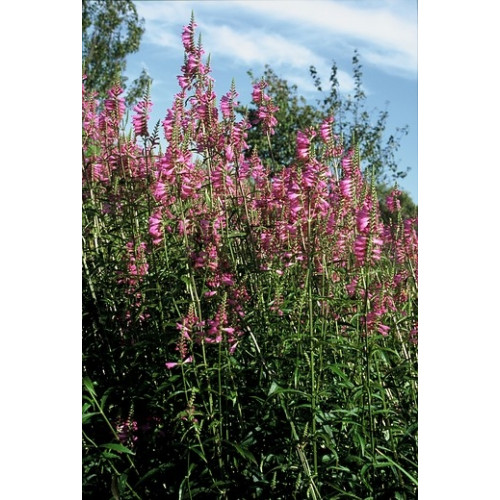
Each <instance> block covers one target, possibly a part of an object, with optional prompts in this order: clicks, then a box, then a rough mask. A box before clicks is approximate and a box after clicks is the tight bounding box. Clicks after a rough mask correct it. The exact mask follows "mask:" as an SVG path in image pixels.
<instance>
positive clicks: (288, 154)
mask: <svg viewBox="0 0 500 500" xmlns="http://www.w3.org/2000/svg"><path fill="white" fill-rule="evenodd" d="M352 65H353V79H354V93H353V95H347V96H344V95H343V94H341V92H340V89H339V81H338V78H337V66H336V64H335V62H333V64H332V68H331V74H330V82H329V86H330V88H329V90H328V92H327V93H325V92H324V91H323V88H322V82H321V80H320V78H319V76H318V74H317V71H316V68H315V67H314V66H311V67H310V74H311V77H312V79H313V82H314V85H315V87H316V88H317V90H318V91H319V92H321V93H322V97H321V98H318V99H317V101H316V105H312V104H308V103H307V101H306V99H305V98H304V97H302V96H298V95H297V87H296V86H295V85H291V86H290V85H289V84H288V83H287V82H286V80H284V79H282V78H280V77H278V75H276V73H275V72H274V71H273V70H272V69H271V68H270V67H269V66H266V67H265V71H264V74H263V76H262V79H264V80H265V81H266V82H267V84H268V86H267V88H266V92H267V93H268V95H269V96H270V97H272V99H273V103H274V104H275V105H276V106H278V108H279V110H278V111H277V112H276V115H275V116H276V118H277V120H278V125H277V126H276V129H275V130H276V133H275V135H274V136H273V138H272V143H273V147H272V151H271V150H270V149H269V147H268V145H267V141H266V140H265V138H263V134H262V133H261V130H260V129H259V126H258V125H257V126H255V127H252V128H251V129H250V130H249V131H248V140H247V142H248V144H249V145H250V146H251V147H252V148H257V150H258V151H259V156H260V157H261V158H262V159H263V161H267V162H268V163H269V164H270V165H272V166H273V168H281V166H283V165H288V164H289V163H290V161H291V159H292V158H293V157H294V154H295V147H296V146H295V144H296V134H297V131H298V130H304V129H305V128H307V127H311V126H314V125H317V124H318V123H320V122H321V120H323V119H325V118H327V117H329V116H333V117H334V118H335V122H334V132H335V134H337V135H338V136H339V137H342V140H343V144H344V145H345V147H349V146H351V145H353V144H354V143H356V144H357V145H358V147H359V153H360V158H361V163H362V166H363V167H364V170H365V172H366V173H367V174H371V172H373V174H374V175H375V182H376V184H377V185H380V186H381V187H383V186H385V187H387V186H392V185H393V184H394V182H397V180H398V179H402V178H404V177H405V176H406V174H407V171H408V169H406V170H401V169H400V167H399V166H398V164H397V161H396V160H395V153H396V152H397V150H398V149H399V144H400V140H401V138H402V137H403V136H404V135H406V134H407V133H408V128H407V127H406V126H405V127H401V128H398V129H396V131H395V132H394V133H393V134H391V135H389V137H388V138H386V128H387V118H388V116H389V113H388V111H387V110H384V111H377V110H374V111H371V112H369V111H368V110H367V109H366V95H365V93H364V91H363V84H362V76H363V73H362V66H361V64H360V61H359V56H358V53H357V51H355V53H354V56H353V58H352ZM249 75H250V77H251V78H252V83H254V84H255V83H257V82H258V81H259V80H260V78H255V77H254V75H253V73H252V72H249ZM240 112H243V113H244V112H246V113H247V114H248V117H249V119H250V122H252V119H253V117H254V116H255V114H256V112H257V109H256V108H255V107H249V108H248V109H247V108H241V109H240ZM374 118H375V121H374V122H373V119H374Z"/></svg>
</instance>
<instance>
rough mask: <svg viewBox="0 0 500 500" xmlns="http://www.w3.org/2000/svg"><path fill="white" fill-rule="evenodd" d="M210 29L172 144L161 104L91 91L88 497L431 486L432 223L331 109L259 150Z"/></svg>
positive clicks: (87, 109)
mask: <svg viewBox="0 0 500 500" xmlns="http://www.w3.org/2000/svg"><path fill="white" fill-rule="evenodd" d="M195 26H196V25H195V23H194V19H192V20H191V22H190V24H189V25H188V26H186V27H185V28H184V30H183V33H182V43H183V45H184V49H185V63H184V65H183V67H182V69H181V71H182V74H181V76H180V77H179V85H180V91H179V92H178V94H177V95H176V96H175V97H174V102H173V105H172V107H171V108H170V109H168V110H167V113H166V116H165V119H164V121H163V122H162V124H161V127H162V131H163V133H164V136H165V139H166V142H167V147H166V150H165V152H164V153H158V152H157V144H158V137H159V133H160V124H159V123H158V124H156V126H154V127H153V128H152V129H151V128H150V126H149V123H148V115H149V113H150V111H151V108H152V103H151V102H150V100H149V97H148V95H145V96H144V99H143V100H142V101H140V102H139V103H138V104H137V105H136V106H135V107H134V108H133V118H132V130H131V131H130V132H126V128H125V124H124V121H123V118H124V116H125V112H126V106H125V102H124V98H123V96H122V94H123V89H122V88H121V87H120V86H118V85H115V86H113V87H112V88H111V89H110V90H109V92H108V96H107V99H105V101H104V103H103V105H102V106H101V107H99V108H98V106H97V103H96V100H95V97H96V95H95V93H93V92H91V91H88V90H87V89H86V86H85V84H84V88H83V100H82V104H83V141H82V145H83V151H82V152H83V156H82V157H83V166H82V167H83V170H82V174H83V192H82V194H83V214H82V215H83V252H82V253H83V271H82V278H83V287H82V291H83V300H82V304H83V321H82V326H83V493H84V496H85V497H89V498H111V497H113V498H121V499H129V498H143V499H156V498H158V499H159V498H162V499H163V498H176V499H188V498H189V499H192V498H200V499H203V498H207V499H213V498H220V499H237V498H242V497H241V492H242V491H244V492H245V498H249V499H250V498H261V499H269V498H273V499H283V500H285V499H294V498H295V499H303V498H313V499H322V498H324V499H327V498H328V499H335V498H339V499H341V498H358V499H361V498H363V499H365V498H379V499H382V498H395V499H404V498H416V495H417V463H416V462H417V326H418V320H417V276H418V260H417V233H416V222H417V221H416V219H413V218H410V219H405V218H403V217H402V214H401V210H400V202H399V201H398V200H399V198H398V196H399V195H398V193H397V192H395V191H391V192H390V193H389V196H388V197H387V202H386V206H387V210H388V211H389V213H390V216H391V217H390V218H389V221H388V222H387V223H384V221H383V220H382V219H381V214H380V210H379V205H378V201H377V193H376V191H375V182H374V177H372V178H371V179H367V178H366V177H364V176H363V174H362V171H361V166H360V160H359V151H358V150H357V148H356V147H344V145H343V144H342V142H341V141H340V140H339V138H338V137H335V134H334V132H333V123H334V122H333V119H332V118H331V117H330V118H326V119H324V120H322V121H321V122H319V123H317V124H313V125H311V126H308V127H306V128H305V129H304V130H300V131H298V132H297V135H296V137H295V138H294V145H295V151H294V154H293V157H292V158H291V160H290V162H289V163H287V164H284V165H282V168H281V169H280V170H273V168H272V166H271V165H266V164H265V163H264V162H263V161H262V159H261V158H260V157H259V155H258V154H257V152H256V151H252V152H251V153H250V154H249V147H248V144H247V142H246V140H247V133H248V131H249V127H250V124H249V123H248V122H247V120H246V119H237V113H236V110H237V108H238V103H237V93H236V89H235V88H234V85H233V86H232V88H231V89H230V90H229V91H228V92H227V93H226V94H225V95H223V96H222V97H221V98H220V100H219V101H217V96H216V95H215V94H214V92H213V80H212V78H211V76H210V68H209V67H208V66H207V65H206V64H205V63H204V61H203V49H202V47H201V45H196V44H195V43H194V31H195ZM266 89H267V87H266V84H265V82H257V83H255V85H254V87H253V92H252V97H253V100H254V105H255V109H256V115H255V116H256V118H257V119H258V120H259V123H260V124H261V126H262V128H261V130H262V133H263V134H265V136H266V137H267V138H268V140H269V142H271V139H273V140H274V139H275V138H277V136H278V134H277V132H276V133H273V132H274V131H275V127H277V126H278V125H279V122H277V120H276V117H275V115H274V113H275V112H276V109H275V107H274V105H273V103H272V99H271V98H270V96H269V95H268V94H267V92H266ZM276 130H277V129H276Z"/></svg>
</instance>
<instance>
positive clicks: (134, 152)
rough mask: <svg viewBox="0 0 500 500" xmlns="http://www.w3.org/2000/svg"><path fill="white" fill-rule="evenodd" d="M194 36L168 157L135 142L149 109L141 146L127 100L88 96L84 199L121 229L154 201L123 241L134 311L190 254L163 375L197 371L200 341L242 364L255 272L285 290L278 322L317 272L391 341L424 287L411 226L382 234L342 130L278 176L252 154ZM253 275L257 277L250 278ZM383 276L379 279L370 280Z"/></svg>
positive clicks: (314, 137) (232, 104) (320, 139)
mask: <svg viewBox="0 0 500 500" xmlns="http://www.w3.org/2000/svg"><path fill="white" fill-rule="evenodd" d="M195 27H196V24H195V23H194V21H193V20H192V21H191V23H190V24H189V25H188V26H186V27H185V28H184V30H183V33H182V43H183V45H184V48H185V63H184V65H183V66H182V68H181V70H182V74H181V75H179V77H178V82H179V87H180V91H179V92H178V94H176V95H175V96H174V100H173V103H172V106H171V107H170V108H169V109H168V110H167V111H166V113H165V119H164V120H163V122H162V125H163V132H164V137H165V140H166V148H165V150H164V152H163V153H162V154H161V155H154V154H153V153H152V151H149V150H146V149H145V148H141V147H139V146H138V145H137V143H136V140H137V137H138V136H143V137H144V136H147V131H148V128H147V121H148V113H149V110H150V109H151V105H152V103H150V102H149V101H147V100H144V101H141V102H140V103H139V104H137V106H136V107H135V108H134V111H135V115H134V117H133V119H132V126H133V129H134V131H135V137H133V138H130V139H127V138H126V137H125V136H124V135H123V134H121V132H120V127H119V122H120V121H121V119H122V117H123V114H124V104H123V99H122V97H121V92H122V91H121V89H120V88H118V87H116V88H114V89H112V90H111V91H110V93H109V97H108V98H107V99H106V100H105V102H104V105H103V106H101V107H99V106H98V104H97V103H96V102H95V99H94V96H92V95H87V94H86V92H85V89H84V94H83V115H82V123H83V130H84V142H83V147H84V160H83V182H84V185H85V186H86V189H87V191H86V193H88V194H87V195H88V196H92V197H94V198H96V197H98V198H99V199H102V200H106V201H105V203H106V205H104V202H103V205H102V211H103V214H104V215H105V216H109V217H111V216H115V215H120V216H123V217H125V216H126V215H127V214H128V213H129V212H128V210H131V208H129V207H133V206H135V205H134V204H137V203H140V202H141V200H144V199H147V217H146V220H147V228H142V230H143V231H144V234H140V237H137V236H135V237H134V239H132V240H130V239H128V240H127V241H126V242H124V249H125V252H124V254H125V256H126V258H125V259H124V263H123V269H122V270H121V271H120V272H119V273H118V278H117V279H118V281H119V282H120V283H121V284H123V285H124V286H125V289H126V293H128V294H133V296H134V297H135V299H136V303H135V304H136V306H137V307H139V306H140V305H141V299H142V295H141V294H142V292H141V284H142V280H143V278H144V276H146V275H147V274H148V272H149V268H150V264H151V260H150V259H152V258H153V257H154V256H156V257H157V258H159V257H158V256H160V255H163V253H162V252H168V249H169V248H171V247H175V248H182V250H183V255H184V258H185V263H186V274H187V275H188V276H189V280H188V281H189V287H190V288H189V290H190V293H191V294H192V295H191V296H192V302H191V304H190V305H188V306H186V309H185V310H184V315H181V317H180V318H179V319H178V323H177V329H178V331H179V334H180V337H179V339H178V341H177V343H176V350H177V355H176V357H177V360H176V361H169V362H167V363H166V367H167V368H169V369H173V368H175V367H178V366H184V365H189V364H190V363H193V362H195V359H196V358H195V351H194V346H196V345H198V344H200V343H202V342H203V343H205V344H207V345H210V344H219V345H220V344H224V346H226V348H227V349H228V351H229V352H230V353H233V352H235V349H236V348H237V346H238V345H239V343H240V342H241V339H242V338H243V337H244V332H245V331H246V330H245V327H244V321H245V318H246V317H247V315H248V312H249V311H248V308H249V307H250V304H251V302H252V294H251V292H250V290H251V289H252V288H251V287H252V286H253V283H254V281H253V280H254V276H253V274H252V273H261V276H262V279H263V280H267V283H278V285H279V287H278V289H277V290H278V292H277V293H276V295H275V297H274V299H272V297H271V300H270V303H269V304H268V307H269V314H276V315H277V316H279V317H280V318H285V317H286V313H285V311H286V310H287V308H286V307H285V305H286V301H287V300H288V298H287V290H286V285H287V282H288V281H289V280H291V279H292V277H297V276H299V277H300V276H302V278H298V279H299V285H300V286H304V278H303V277H304V276H305V275H306V274H307V273H308V272H310V270H313V272H314V273H315V275H316V276H320V277H321V280H322V283H324V284H325V287H326V290H325V296H326V298H329V297H334V296H338V290H339V289H341V290H342V293H343V294H344V295H345V297H346V298H349V299H351V300H353V301H354V302H355V303H356V304H365V305H366V310H365V311H363V314H362V318H361V323H362V325H363V327H364V329H365V330H366V331H368V332H369V333H373V334H377V333H378V334H381V335H384V336H385V335H388V334H389V333H390V331H391V319H390V318H391V317H392V315H393V314H394V313H395V312H397V311H402V310H405V308H406V306H407V304H408V301H409V300H410V298H409V294H408V289H409V286H410V284H411V281H412V280H416V279H417V269H418V266H417V249H418V238H417V229H416V224H417V221H416V219H409V220H404V221H401V222H400V223H399V225H395V226H394V225H393V226H385V225H384V224H383V222H382V220H381V217H380V212H379V205H378V200H377V196H376V192H375V190H374V189H373V187H372V186H371V185H370V183H368V182H367V181H366V180H365V179H364V177H363V174H362V172H361V168H360V161H359V158H358V153H357V151H356V150H355V149H352V148H351V149H346V148H344V146H343V144H342V142H341V140H340V139H339V138H338V137H337V136H335V134H334V133H333V124H334V118H333V117H328V118H326V119H325V120H323V121H322V123H321V124H320V125H319V127H317V128H310V129H307V130H302V131H298V132H297V136H296V158H295V160H294V161H293V162H292V163H291V164H290V165H285V166H283V168H282V169H281V170H279V171H277V172H273V175H271V172H270V171H269V169H268V168H267V167H266V166H265V165H264V164H263V163H262V161H261V159H260V158H259V155H258V152H256V151H255V150H251V151H250V149H249V146H248V144H247V143H246V139H247V132H246V131H247V129H248V128H249V126H250V125H249V123H248V121H247V120H246V119H245V118H242V119H240V120H239V121H238V120H237V117H236V116H237V113H236V111H235V108H236V106H237V100H236V99H237V97H238V94H237V93H236V91H235V89H234V85H233V86H232V88H231V89H230V91H229V92H227V93H226V94H224V95H223V96H222V98H221V99H220V102H218V101H217V96H216V94H215V92H214V85H213V84H214V81H213V79H212V77H211V76H210V68H209V67H208V65H206V64H205V63H204V62H203V60H202V56H203V50H202V48H201V46H200V45H196V44H195V41H194V35H195ZM266 85H267V84H266V82H264V81H262V82H260V83H259V84H257V85H255V86H254V88H253V91H252V99H253V101H254V103H255V104H256V105H257V107H258V113H257V120H258V121H259V122H262V124H263V129H262V130H263V133H264V134H269V135H272V134H273V133H274V129H275V127H276V125H277V121H276V118H275V113H276V111H277V108H276V106H274V104H273V103H272V99H271V98H270V97H269V96H268V95H266V93H265V89H266ZM334 167H335V168H334ZM122 183H123V184H124V187H122ZM399 195H400V193H398V191H397V190H396V191H393V192H392V193H391V195H390V196H389V198H388V200H387V205H388V207H389V209H390V210H391V211H393V212H398V211H399V210H400V202H399V198H398V196H399ZM132 241H134V242H136V243H132ZM137 242H139V243H137ZM249 262H252V265H253V263H256V265H254V267H253V268H252V269H249V268H247V267H246V266H247V265H248V263H249ZM386 263H387V264H386ZM382 265H384V266H386V271H384V272H385V274H384V279H383V280H382V279H379V280H370V281H367V280H366V279H365V278H366V276H367V275H368V274H369V271H370V270H371V269H375V268H377V266H382ZM294 279H295V278H294ZM301 280H302V281H301ZM195 306H196V307H195ZM320 306H321V311H322V314H325V315H330V317H331V318H334V319H339V318H348V317H349V316H353V315H355V314H356V311H354V310H352V309H349V308H345V309H335V307H332V306H331V305H329V303H328V301H327V300H326V299H322V302H321V303H320ZM144 318H145V319H146V316H144ZM412 331H413V330H412ZM412 335H413V334H412ZM413 337H415V338H416V335H413ZM413 337H412V338H413Z"/></svg>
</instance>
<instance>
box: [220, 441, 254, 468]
mask: <svg viewBox="0 0 500 500" xmlns="http://www.w3.org/2000/svg"><path fill="white" fill-rule="evenodd" d="M226 443H228V444H230V445H231V446H233V447H234V448H236V451H237V452H238V453H239V454H240V455H241V456H242V457H243V458H246V459H247V460H250V461H251V462H252V463H254V464H255V465H257V466H258V465H259V464H258V463H257V460H256V459H255V456H254V454H253V453H252V452H251V451H250V450H248V449H247V448H244V447H243V446H240V445H238V444H236V443H231V442H230V441H226Z"/></svg>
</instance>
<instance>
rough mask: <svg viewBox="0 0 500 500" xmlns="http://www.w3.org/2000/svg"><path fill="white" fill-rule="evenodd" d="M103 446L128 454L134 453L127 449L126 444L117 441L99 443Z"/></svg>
mask: <svg viewBox="0 0 500 500" xmlns="http://www.w3.org/2000/svg"><path fill="white" fill-rule="evenodd" d="M101 446H102V447H103V448H107V449H108V450H115V451H120V452H122V453H128V454H129V455H135V453H134V452H133V451H131V450H129V449H128V448H127V447H126V446H123V445H122V444H118V443H106V444H102V445H101Z"/></svg>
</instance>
